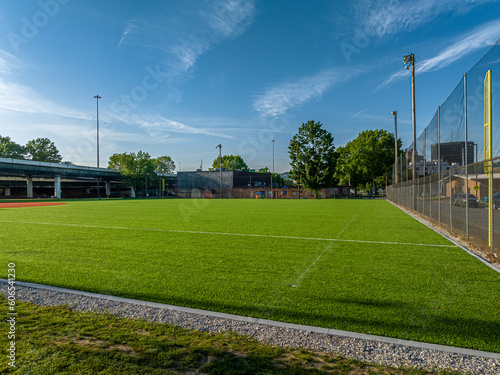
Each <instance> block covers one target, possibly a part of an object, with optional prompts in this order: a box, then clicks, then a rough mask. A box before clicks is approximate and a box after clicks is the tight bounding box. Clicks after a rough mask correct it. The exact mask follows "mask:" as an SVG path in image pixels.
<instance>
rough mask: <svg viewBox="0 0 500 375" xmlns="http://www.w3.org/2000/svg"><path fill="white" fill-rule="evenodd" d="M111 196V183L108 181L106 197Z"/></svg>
mask: <svg viewBox="0 0 500 375" xmlns="http://www.w3.org/2000/svg"><path fill="white" fill-rule="evenodd" d="M110 195H111V182H110V181H106V196H107V197H109V196H110Z"/></svg>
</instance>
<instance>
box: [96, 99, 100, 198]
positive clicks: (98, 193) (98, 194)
mask: <svg viewBox="0 0 500 375" xmlns="http://www.w3.org/2000/svg"><path fill="white" fill-rule="evenodd" d="M94 99H96V100H97V168H99V99H101V97H100V96H99V95H95V96H94ZM99 190H100V189H99V178H98V179H97V196H98V197H99V196H100V194H101V193H100V191H99Z"/></svg>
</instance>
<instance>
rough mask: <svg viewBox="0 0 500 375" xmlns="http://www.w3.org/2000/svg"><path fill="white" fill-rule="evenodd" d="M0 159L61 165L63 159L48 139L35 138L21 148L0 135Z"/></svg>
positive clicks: (8, 138)
mask: <svg viewBox="0 0 500 375" xmlns="http://www.w3.org/2000/svg"><path fill="white" fill-rule="evenodd" d="M0 157H1V158H9V159H27V160H33V161H45V162H49V163H61V162H62V159H63V158H62V156H61V154H60V153H59V150H58V149H57V147H56V146H55V144H54V142H51V141H50V139H48V138H36V139H33V140H31V141H29V142H28V143H26V145H24V146H23V145H20V144H18V143H16V142H14V141H12V140H11V139H10V137H3V136H1V135H0ZM68 163H71V162H68Z"/></svg>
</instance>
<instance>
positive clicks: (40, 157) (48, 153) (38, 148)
mask: <svg viewBox="0 0 500 375" xmlns="http://www.w3.org/2000/svg"><path fill="white" fill-rule="evenodd" d="M26 152H27V154H28V157H29V159H31V160H34V161H45V162H49V163H60V162H61V161H62V156H61V155H60V154H59V150H58V149H57V147H56V145H55V144H54V142H51V140H50V139H48V138H37V139H33V140H31V141H29V142H28V143H26Z"/></svg>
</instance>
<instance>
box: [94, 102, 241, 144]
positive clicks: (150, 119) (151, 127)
mask: <svg viewBox="0 0 500 375" xmlns="http://www.w3.org/2000/svg"><path fill="white" fill-rule="evenodd" d="M99 117H100V118H101V114H100V116H99ZM102 121H103V123H105V124H108V125H104V126H108V127H110V128H111V127H114V125H113V124H117V123H122V124H126V125H130V126H132V127H134V128H139V129H142V130H143V131H145V132H146V133H147V134H149V136H150V137H151V138H152V139H157V140H161V139H166V138H169V137H170V136H171V135H172V133H177V134H200V135H207V136H213V137H221V138H227V139H233V138H234V137H233V136H231V135H228V134H224V133H223V131H222V130H219V129H214V128H209V127H197V126H192V125H187V124H184V123H182V122H179V121H175V120H171V119H168V118H166V117H163V116H161V115H149V114H145V115H142V114H132V115H129V116H127V117H123V116H119V115H116V114H115V113H114V112H112V111H108V110H107V109H103V110H102ZM226 130H227V129H226Z"/></svg>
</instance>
